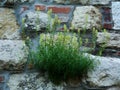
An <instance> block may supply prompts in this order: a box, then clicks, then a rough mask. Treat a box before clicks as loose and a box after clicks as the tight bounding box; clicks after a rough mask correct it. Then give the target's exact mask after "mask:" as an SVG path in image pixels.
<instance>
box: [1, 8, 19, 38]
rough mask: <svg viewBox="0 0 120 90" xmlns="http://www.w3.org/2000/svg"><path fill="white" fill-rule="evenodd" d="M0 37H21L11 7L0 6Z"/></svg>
mask: <svg viewBox="0 0 120 90" xmlns="http://www.w3.org/2000/svg"><path fill="white" fill-rule="evenodd" d="M0 39H21V36H20V33H19V26H18V25H17V22H16V17H15V15H14V10H13V9H8V8H0Z"/></svg>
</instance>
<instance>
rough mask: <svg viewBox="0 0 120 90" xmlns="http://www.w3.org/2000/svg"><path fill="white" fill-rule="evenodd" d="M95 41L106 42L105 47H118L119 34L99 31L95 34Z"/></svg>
mask: <svg viewBox="0 0 120 90" xmlns="http://www.w3.org/2000/svg"><path fill="white" fill-rule="evenodd" d="M97 43H98V44H102V43H106V47H114V48H120V34H118V33H104V32H99V33H98V35H97Z"/></svg>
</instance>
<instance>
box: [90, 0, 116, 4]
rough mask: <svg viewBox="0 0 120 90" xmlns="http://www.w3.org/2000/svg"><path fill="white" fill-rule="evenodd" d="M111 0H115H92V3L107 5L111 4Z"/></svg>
mask: <svg viewBox="0 0 120 90" xmlns="http://www.w3.org/2000/svg"><path fill="white" fill-rule="evenodd" d="M111 1H114V0H90V4H93V5H98V4H100V5H106V4H110V2H111Z"/></svg>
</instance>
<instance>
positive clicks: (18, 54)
mask: <svg viewBox="0 0 120 90" xmlns="http://www.w3.org/2000/svg"><path fill="white" fill-rule="evenodd" d="M27 50H28V48H27V47H26V46H25V42H24V41H22V40H0V69H1V70H4V69H6V70H18V71H19V70H23V68H24V66H25V63H26V61H27V55H28V52H27Z"/></svg>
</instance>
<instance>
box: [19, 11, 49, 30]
mask: <svg viewBox="0 0 120 90" xmlns="http://www.w3.org/2000/svg"><path fill="white" fill-rule="evenodd" d="M23 19H24V21H25V22H24V23H22V20H23ZM48 23H49V21H48V15H47V14H46V13H43V12H36V11H26V12H25V13H24V14H23V15H21V25H22V24H23V27H24V29H25V30H27V31H40V30H43V29H41V28H46V27H47V25H48Z"/></svg>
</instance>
